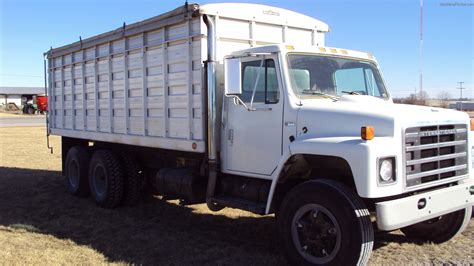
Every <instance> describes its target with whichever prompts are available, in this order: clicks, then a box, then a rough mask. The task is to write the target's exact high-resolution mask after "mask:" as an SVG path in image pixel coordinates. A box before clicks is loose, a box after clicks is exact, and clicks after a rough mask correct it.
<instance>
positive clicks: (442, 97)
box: [438, 91, 451, 108]
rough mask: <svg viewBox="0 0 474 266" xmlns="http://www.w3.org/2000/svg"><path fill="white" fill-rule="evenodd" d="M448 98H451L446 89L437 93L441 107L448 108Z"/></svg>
mask: <svg viewBox="0 0 474 266" xmlns="http://www.w3.org/2000/svg"><path fill="white" fill-rule="evenodd" d="M449 99H451V94H449V92H447V91H441V92H440V93H438V100H439V103H440V105H441V107H443V108H448V107H449Z"/></svg>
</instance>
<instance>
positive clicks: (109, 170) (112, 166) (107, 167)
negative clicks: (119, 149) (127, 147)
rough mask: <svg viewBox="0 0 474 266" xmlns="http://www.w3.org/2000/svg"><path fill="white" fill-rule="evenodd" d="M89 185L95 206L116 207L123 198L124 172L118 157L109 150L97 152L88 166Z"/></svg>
mask: <svg viewBox="0 0 474 266" xmlns="http://www.w3.org/2000/svg"><path fill="white" fill-rule="evenodd" d="M89 184H90V190H91V194H92V197H93V198H94V200H95V202H96V203H97V205H99V206H101V207H104V208H115V207H118V206H119V205H120V203H121V201H122V198H123V191H124V171H123V167H122V165H120V157H119V156H117V155H116V154H115V153H113V152H112V151H109V150H97V151H95V152H94V155H93V156H92V158H91V161H90V165H89Z"/></svg>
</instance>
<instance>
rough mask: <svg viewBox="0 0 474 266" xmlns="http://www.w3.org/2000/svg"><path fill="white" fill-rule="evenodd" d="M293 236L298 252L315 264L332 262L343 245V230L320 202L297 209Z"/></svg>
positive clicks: (292, 231) (292, 229) (294, 217)
mask: <svg viewBox="0 0 474 266" xmlns="http://www.w3.org/2000/svg"><path fill="white" fill-rule="evenodd" d="M291 237H292V240H293V244H294V246H295V248H296V249H297V251H298V253H299V254H300V255H301V256H302V257H303V258H304V259H305V260H307V261H308V262H310V263H314V264H325V263H328V262H330V261H331V260H333V259H334V258H335V257H336V255H337V253H338V252H339V249H340V246H341V230H340V227H339V224H338V223H337V220H336V218H335V217H334V215H333V214H332V213H331V212H330V211H329V210H328V209H326V208H324V207H323V206H321V205H318V204H306V205H303V206H302V207H301V208H299V209H298V211H296V213H295V215H294V216H293V220H292V225H291Z"/></svg>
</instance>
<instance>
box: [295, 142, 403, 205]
mask: <svg viewBox="0 0 474 266" xmlns="http://www.w3.org/2000/svg"><path fill="white" fill-rule="evenodd" d="M290 153H291V155H296V154H309V155H326V156H335V157H340V158H342V159H344V160H345V161H346V162H347V163H348V164H349V166H350V168H351V171H352V175H353V177H354V183H355V185H356V189H357V193H358V194H359V196H360V197H363V198H377V197H386V196H391V195H396V194H399V193H401V192H402V189H403V187H402V182H400V179H401V178H400V173H402V171H401V168H400V167H401V164H400V162H401V159H402V156H401V154H400V149H397V145H396V142H395V141H394V140H393V138H391V137H378V138H374V139H373V140H369V141H366V140H362V139H360V137H359V138H357V137H326V138H311V139H304V140H297V141H294V142H292V143H291V144H290ZM388 156H394V157H395V160H396V174H397V177H396V180H397V181H396V183H394V184H392V185H389V186H383V187H379V186H378V185H377V178H378V175H377V173H376V172H377V170H376V169H377V165H376V164H377V158H381V157H388Z"/></svg>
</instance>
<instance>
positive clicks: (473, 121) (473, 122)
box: [471, 118, 474, 131]
mask: <svg viewBox="0 0 474 266" xmlns="http://www.w3.org/2000/svg"><path fill="white" fill-rule="evenodd" d="M471 131H474V118H472V119H471Z"/></svg>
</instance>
